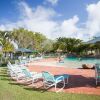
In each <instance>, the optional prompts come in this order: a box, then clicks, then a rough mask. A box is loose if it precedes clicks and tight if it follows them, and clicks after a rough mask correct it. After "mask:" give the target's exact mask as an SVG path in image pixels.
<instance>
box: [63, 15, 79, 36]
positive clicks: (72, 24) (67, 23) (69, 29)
mask: <svg viewBox="0 0 100 100" xmlns="http://www.w3.org/2000/svg"><path fill="white" fill-rule="evenodd" d="M78 21H79V18H78V17H77V16H74V17H73V18H71V19H68V20H64V21H63V22H62V25H61V32H62V34H63V36H68V37H70V36H71V37H74V35H75V36H76V33H77V31H78V28H77V25H76V24H77V22H78Z"/></svg>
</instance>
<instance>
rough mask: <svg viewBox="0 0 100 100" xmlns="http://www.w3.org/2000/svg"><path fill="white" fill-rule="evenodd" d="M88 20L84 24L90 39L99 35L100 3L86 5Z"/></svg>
mask: <svg viewBox="0 0 100 100" xmlns="http://www.w3.org/2000/svg"><path fill="white" fill-rule="evenodd" d="M87 12H88V20H87V22H86V28H87V32H88V33H89V35H90V37H91V36H95V35H99V34H100V1H99V2H98V3H97V4H90V5H87Z"/></svg>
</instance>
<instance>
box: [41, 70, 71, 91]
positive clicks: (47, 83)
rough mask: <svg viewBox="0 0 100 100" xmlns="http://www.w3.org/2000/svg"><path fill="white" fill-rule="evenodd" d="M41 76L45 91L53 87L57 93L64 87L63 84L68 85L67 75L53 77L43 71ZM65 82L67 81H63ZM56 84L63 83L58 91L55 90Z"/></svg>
mask: <svg viewBox="0 0 100 100" xmlns="http://www.w3.org/2000/svg"><path fill="white" fill-rule="evenodd" d="M42 75H43V85H44V88H46V89H48V88H50V87H52V86H55V91H56V92H59V91H61V90H62V89H63V88H64V87H65V84H68V78H69V75H67V74H65V75H56V76H54V75H52V74H51V73H49V72H45V71H43V72H42ZM65 80H67V81H65ZM58 83H63V86H62V87H61V88H60V89H59V90H57V85H58Z"/></svg>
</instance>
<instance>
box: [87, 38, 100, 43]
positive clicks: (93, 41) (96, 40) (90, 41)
mask: <svg viewBox="0 0 100 100" xmlns="http://www.w3.org/2000/svg"><path fill="white" fill-rule="evenodd" d="M98 41H100V37H95V38H94V39H92V40H89V41H87V43H96V42H98Z"/></svg>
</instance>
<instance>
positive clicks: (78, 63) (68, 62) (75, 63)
mask: <svg viewBox="0 0 100 100" xmlns="http://www.w3.org/2000/svg"><path fill="white" fill-rule="evenodd" d="M96 63H100V59H95V58H81V59H79V58H72V57H70V58H65V59H64V62H61V63H59V65H63V66H66V67H71V68H82V64H91V65H94V64H96Z"/></svg>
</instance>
